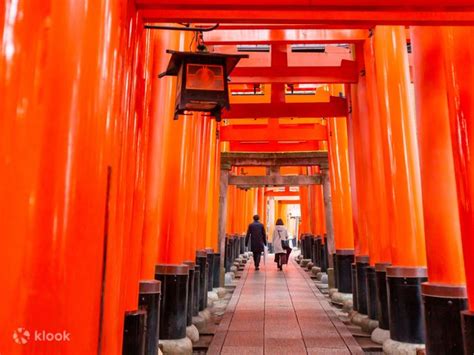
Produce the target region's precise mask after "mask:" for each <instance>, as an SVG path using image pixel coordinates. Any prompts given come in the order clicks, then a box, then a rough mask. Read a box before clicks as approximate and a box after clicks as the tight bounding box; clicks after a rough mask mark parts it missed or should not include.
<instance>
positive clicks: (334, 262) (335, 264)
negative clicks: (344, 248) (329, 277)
mask: <svg viewBox="0 0 474 355" xmlns="http://www.w3.org/2000/svg"><path fill="white" fill-rule="evenodd" d="M332 262H333V264H334V265H333V268H334V287H335V288H337V286H338V284H337V274H338V271H337V258H336V253H334V254H332Z"/></svg>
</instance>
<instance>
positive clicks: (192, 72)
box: [159, 50, 248, 121]
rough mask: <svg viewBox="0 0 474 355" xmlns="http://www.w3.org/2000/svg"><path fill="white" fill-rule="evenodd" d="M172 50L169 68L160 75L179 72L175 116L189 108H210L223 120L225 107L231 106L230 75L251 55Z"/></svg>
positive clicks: (173, 74)
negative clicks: (228, 84)
mask: <svg viewBox="0 0 474 355" xmlns="http://www.w3.org/2000/svg"><path fill="white" fill-rule="evenodd" d="M166 52H167V53H171V59H170V62H169V63H168V68H167V69H166V71H165V72H164V73H161V74H160V75H159V78H162V77H164V76H167V75H170V76H177V77H178V84H177V88H176V108H175V115H174V119H175V120H176V119H178V115H180V114H184V113H185V111H200V112H209V113H210V114H211V115H212V116H214V117H215V118H216V121H220V120H221V111H222V109H223V108H226V109H227V110H228V109H229V107H230V106H229V92H228V88H227V77H228V76H229V74H230V73H231V72H232V70H233V69H234V68H235V66H236V65H237V63H238V62H239V60H240V59H242V58H248V55H245V54H244V55H241V54H220V53H208V52H178V51H173V50H167V51H166Z"/></svg>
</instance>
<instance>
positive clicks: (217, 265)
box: [212, 241, 245, 287]
mask: <svg viewBox="0 0 474 355" xmlns="http://www.w3.org/2000/svg"><path fill="white" fill-rule="evenodd" d="M244 242H245V241H244ZM212 265H213V267H214V270H213V272H212V286H214V287H219V286H220V285H219V283H220V280H221V254H220V253H214V263H213V264H212Z"/></svg>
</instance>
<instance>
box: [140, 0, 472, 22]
mask: <svg viewBox="0 0 474 355" xmlns="http://www.w3.org/2000/svg"><path fill="white" fill-rule="evenodd" d="M366 3H367V6H365V5H362V4H361V3H360V2H358V3H357V4H356V5H352V6H350V5H348V4H347V2H346V4H345V5H344V6H343V7H339V8H338V7H337V6H335V5H334V2H328V4H327V5H324V6H322V5H319V6H318V5H314V4H312V6H311V5H310V6H308V4H307V2H306V4H299V5H298V4H297V3H295V2H294V1H293V3H292V4H291V5H290V4H288V5H285V6H276V5H274V3H273V2H268V1H265V2H264V4H262V5H258V4H249V2H244V1H240V3H239V4H229V5H228V6H226V5H225V4H223V3H222V2H220V3H219V4H213V5H211V4H209V3H208V2H207V1H206V2H203V1H199V2H198V1H196V2H193V3H191V2H189V1H184V0H183V1H159V0H137V1H136V4H137V8H138V10H139V12H140V14H141V16H142V18H143V20H144V21H145V22H163V23H176V22H189V23H266V24H289V23H291V24H320V25H321V24H327V25H339V26H340V25H346V26H360V27H366V26H368V25H371V26H375V25H402V26H410V25H411V26H416V25H430V26H449V25H471V26H472V25H474V9H473V6H472V2H471V0H457V1H450V2H447V1H446V0H433V1H421V0H420V1H414V0H412V1H409V2H407V1H403V2H402V1H390V2H388V1H378V2H377V4H379V5H374V1H370V2H366ZM420 3H423V5H418V4H420Z"/></svg>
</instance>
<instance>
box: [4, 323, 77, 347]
mask: <svg viewBox="0 0 474 355" xmlns="http://www.w3.org/2000/svg"><path fill="white" fill-rule="evenodd" d="M32 333H33V337H32V338H31V334H30V332H29V331H28V330H27V329H25V328H22V327H20V328H18V329H17V330H15V331H14V332H13V341H14V342H15V343H17V344H21V345H24V344H26V343H28V341H38V342H63V341H71V333H69V332H67V331H65V330H63V331H62V332H48V331H46V330H35V331H33V332H32ZM30 338H31V339H30Z"/></svg>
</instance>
